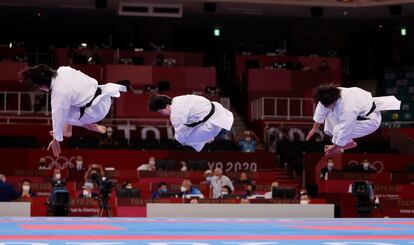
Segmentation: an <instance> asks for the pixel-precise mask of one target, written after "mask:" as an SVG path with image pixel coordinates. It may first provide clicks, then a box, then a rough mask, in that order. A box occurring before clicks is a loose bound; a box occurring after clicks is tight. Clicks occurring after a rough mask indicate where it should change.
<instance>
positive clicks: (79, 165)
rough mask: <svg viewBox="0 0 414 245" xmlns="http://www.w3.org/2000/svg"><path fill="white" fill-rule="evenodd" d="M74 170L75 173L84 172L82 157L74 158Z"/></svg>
mask: <svg viewBox="0 0 414 245" xmlns="http://www.w3.org/2000/svg"><path fill="white" fill-rule="evenodd" d="M75 169H76V170H77V171H85V170H86V168H85V165H83V157H82V156H76V167H75Z"/></svg>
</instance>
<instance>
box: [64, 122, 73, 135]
mask: <svg viewBox="0 0 414 245" xmlns="http://www.w3.org/2000/svg"><path fill="white" fill-rule="evenodd" d="M63 136H64V137H72V125H68V124H66V125H65V127H64V128H63Z"/></svg>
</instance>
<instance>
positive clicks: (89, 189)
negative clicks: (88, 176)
mask: <svg viewBox="0 0 414 245" xmlns="http://www.w3.org/2000/svg"><path fill="white" fill-rule="evenodd" d="M93 188H94V185H93V183H92V182H89V181H87V182H85V184H84V185H83V187H82V189H83V191H82V193H80V194H79V196H78V197H79V198H93V199H98V196H99V195H98V193H96V192H94V191H93Z"/></svg>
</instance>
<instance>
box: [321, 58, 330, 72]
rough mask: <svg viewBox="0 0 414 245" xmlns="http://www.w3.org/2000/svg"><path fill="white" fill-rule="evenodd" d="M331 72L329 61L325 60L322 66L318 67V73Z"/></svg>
mask: <svg viewBox="0 0 414 245" xmlns="http://www.w3.org/2000/svg"><path fill="white" fill-rule="evenodd" d="M330 70H331V67H329V65H328V61H326V60H325V59H324V60H322V61H321V64H320V66H319V67H318V71H321V72H325V71H330Z"/></svg>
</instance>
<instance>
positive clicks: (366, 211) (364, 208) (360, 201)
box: [352, 181, 375, 217]
mask: <svg viewBox="0 0 414 245" xmlns="http://www.w3.org/2000/svg"><path fill="white" fill-rule="evenodd" d="M352 194H353V195H354V196H355V197H356V198H357V203H356V208H357V212H358V214H359V216H360V217H369V215H370V214H371V212H372V210H373V209H374V208H375V203H374V188H373V186H372V184H371V183H369V182H368V181H356V182H354V183H353V184H352Z"/></svg>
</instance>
